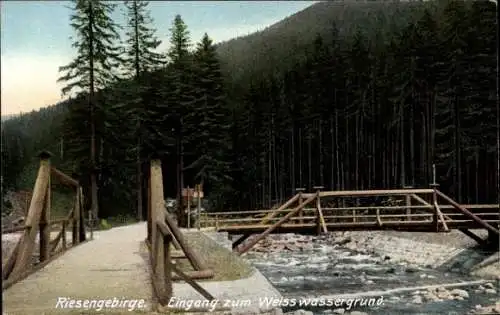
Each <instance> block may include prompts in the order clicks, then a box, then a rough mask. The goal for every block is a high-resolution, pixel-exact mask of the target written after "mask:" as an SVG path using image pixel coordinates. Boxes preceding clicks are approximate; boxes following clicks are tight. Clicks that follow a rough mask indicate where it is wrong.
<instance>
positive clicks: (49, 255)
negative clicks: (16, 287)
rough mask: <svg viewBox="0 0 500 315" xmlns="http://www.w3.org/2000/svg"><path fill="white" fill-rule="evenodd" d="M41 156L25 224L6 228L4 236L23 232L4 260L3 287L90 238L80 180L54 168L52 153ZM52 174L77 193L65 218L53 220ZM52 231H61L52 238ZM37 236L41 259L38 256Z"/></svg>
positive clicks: (3, 232) (3, 231)
mask: <svg viewBox="0 0 500 315" xmlns="http://www.w3.org/2000/svg"><path fill="white" fill-rule="evenodd" d="M39 157H40V167H39V169H38V175H37V178H36V182H35V186H34V188H33V194H32V197H31V202H30V204H29V210H28V213H27V215H26V220H25V223H24V225H23V226H19V227H15V228H9V229H4V230H2V235H3V234H8V233H15V232H22V235H21V237H20V238H19V240H18V242H17V243H16V245H15V247H14V250H13V251H12V252H11V253H10V254H9V255H8V256H7V257H6V259H5V260H4V261H3V265H2V267H3V268H2V279H3V284H2V290H5V289H7V288H8V287H10V286H12V285H13V284H14V283H16V282H18V281H20V280H22V279H24V278H25V277H27V276H28V275H30V274H31V273H33V272H35V271H37V270H39V269H41V268H43V267H44V266H46V265H47V264H48V263H50V262H51V261H53V260H54V259H55V258H57V257H59V256H60V255H62V254H63V253H64V252H65V251H66V250H68V249H69V248H71V247H74V246H77V245H79V244H80V243H82V242H84V241H85V240H86V234H85V225H84V216H83V194H82V189H81V187H80V185H79V184H78V181H77V180H75V179H73V178H71V177H70V176H68V175H66V174H64V173H63V172H61V171H59V170H58V169H56V168H55V167H52V166H51V165H50V153H48V152H42V153H41V154H40V155H39ZM51 175H52V176H51ZM52 177H53V178H55V179H57V180H58V181H59V182H60V183H62V184H64V185H67V186H69V187H71V188H72V189H74V192H75V202H74V205H73V208H72V209H71V210H70V211H69V213H68V214H67V215H66V216H65V217H64V218H62V219H58V220H51V217H50V212H51V211H50V210H51V179H52ZM54 230H55V231H54ZM52 232H56V233H57V234H56V235H54V237H52V236H53V235H52ZM68 232H71V233H72V235H71V242H68V239H67V234H68ZM37 235H38V245H39V251H38V256H39V258H38V259H36V249H37V248H36V239H37ZM2 258H3V257H2ZM2 260H3V259H2Z"/></svg>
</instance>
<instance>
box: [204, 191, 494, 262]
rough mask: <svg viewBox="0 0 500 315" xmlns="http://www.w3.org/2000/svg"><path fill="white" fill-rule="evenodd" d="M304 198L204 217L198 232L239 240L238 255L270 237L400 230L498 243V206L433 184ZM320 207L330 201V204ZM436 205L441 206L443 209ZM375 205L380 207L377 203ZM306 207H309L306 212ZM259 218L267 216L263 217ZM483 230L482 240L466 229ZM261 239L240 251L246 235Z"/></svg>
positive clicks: (235, 245)
mask: <svg viewBox="0 0 500 315" xmlns="http://www.w3.org/2000/svg"><path fill="white" fill-rule="evenodd" d="M314 189H315V190H316V192H314V193H304V192H303V190H302V189H300V190H298V191H299V192H298V193H297V194H296V195H295V196H293V197H292V198H290V199H289V200H288V201H287V202H285V203H284V204H283V205H282V206H281V207H279V208H277V209H274V210H255V211H241V212H217V213H205V214H204V215H203V216H202V217H201V220H202V222H201V223H200V225H201V226H202V227H215V228H216V230H218V231H226V232H229V233H231V234H240V235H242V236H241V237H240V238H239V239H237V240H236V241H235V242H234V243H233V248H234V249H235V250H236V251H237V252H238V253H240V254H242V253H245V252H246V251H248V250H249V249H251V248H252V247H253V246H254V245H255V244H256V243H258V242H259V241H260V240H261V239H263V238H264V237H265V236H267V235H268V234H271V233H293V232H295V233H314V234H321V233H326V232H328V231H349V230H386V229H391V230H402V231H421V232H449V231H450V230H452V229H458V230H459V231H461V232H463V233H464V234H466V235H467V236H469V237H471V238H473V239H474V240H476V241H477V242H478V243H480V244H481V245H487V244H489V242H490V241H491V240H493V241H494V240H495V239H496V240H498V235H499V224H500V214H499V205H460V204H458V203H457V202H455V201H454V200H453V199H452V198H450V197H448V196H447V195H445V194H443V193H442V192H441V191H439V190H438V189H437V185H433V186H432V188H430V189H413V188H405V189H391V190H363V191H358V190H355V191H321V189H322V187H315V188H314ZM366 197H367V198H373V197H376V198H380V197H384V198H388V199H390V200H389V202H388V203H390V205H373V203H371V204H370V205H367V206H342V205H343V204H345V199H346V198H351V199H352V198H354V199H356V202H355V204H359V199H360V198H366ZM332 199H335V200H333V204H334V205H336V206H333V207H332V206H329V207H323V205H324V204H325V203H326V202H328V201H329V203H330V205H331V204H332ZM440 201H444V204H441V203H440ZM375 203H378V202H375ZM306 207H307V208H306ZM262 213H266V215H264V217H262ZM473 228H476V229H477V228H479V229H486V230H487V231H488V233H489V235H490V237H489V238H488V240H483V239H482V238H481V237H479V236H478V235H476V234H474V233H473V232H471V231H470V229H473ZM252 234H259V235H258V236H257V237H255V238H253V239H252V240H251V241H249V242H247V243H246V244H245V245H244V246H240V245H241V244H242V243H243V242H244V241H245V240H246V239H247V238H248V237H249V236H250V235H252Z"/></svg>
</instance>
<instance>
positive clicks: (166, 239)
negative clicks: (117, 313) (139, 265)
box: [146, 160, 215, 305]
mask: <svg viewBox="0 0 500 315" xmlns="http://www.w3.org/2000/svg"><path fill="white" fill-rule="evenodd" d="M149 175H150V176H149V190H148V191H149V193H148V195H149V196H148V198H149V202H148V207H149V209H148V234H147V235H148V236H147V240H146V242H147V244H148V247H149V249H150V260H151V267H152V283H153V288H154V291H155V294H156V297H157V300H158V302H159V303H160V304H161V305H168V302H169V301H170V299H171V297H172V282H173V281H174V280H183V281H185V282H187V283H188V284H190V285H191V287H193V288H194V289H195V290H196V291H198V292H199V293H200V294H201V295H202V296H204V297H205V298H206V299H207V300H209V301H212V300H214V299H215V298H214V297H213V296H212V295H211V294H210V293H208V292H207V291H206V290H205V289H204V288H202V287H201V286H200V285H199V284H198V283H196V282H195V281H193V279H206V278H212V277H213V276H214V273H213V271H212V270H209V269H208V268H206V266H205V265H204V264H203V262H202V261H201V259H200V258H199V257H198V255H197V254H196V252H194V251H193V250H192V248H191V247H190V246H189V244H188V243H187V242H186V240H185V238H184V236H183V234H182V231H181V230H180V229H179V227H178V226H177V224H176V222H175V221H174V220H173V219H172V218H171V216H170V214H169V213H167V211H166V208H165V201H164V198H163V179H162V170H161V163H160V161H159V160H152V161H151V166H150V174H149ZM172 247H174V248H177V249H180V250H182V252H183V253H184V255H185V256H176V257H174V256H173V255H172ZM183 258H186V259H188V260H189V262H190V263H191V266H192V267H193V269H194V271H192V272H185V271H182V270H180V269H179V267H178V266H177V265H176V263H175V259H183ZM172 273H173V274H172ZM175 275H176V276H177V277H175Z"/></svg>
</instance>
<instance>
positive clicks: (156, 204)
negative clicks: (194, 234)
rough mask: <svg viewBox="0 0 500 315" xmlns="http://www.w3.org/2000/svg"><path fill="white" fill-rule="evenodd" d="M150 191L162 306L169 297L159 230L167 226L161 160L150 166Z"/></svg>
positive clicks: (159, 296)
mask: <svg viewBox="0 0 500 315" xmlns="http://www.w3.org/2000/svg"><path fill="white" fill-rule="evenodd" d="M149 181H150V187H151V189H150V191H151V218H152V222H153V224H152V226H151V228H152V229H151V239H152V241H153V244H151V245H152V247H151V248H152V249H153V251H156V252H153V256H154V273H155V277H156V280H157V285H158V287H157V295H158V299H159V302H160V303H161V304H165V303H168V301H165V298H166V296H167V293H168V292H167V291H168V290H167V287H166V279H165V263H166V261H165V254H164V251H165V243H164V238H163V236H162V235H161V234H162V233H161V231H159V229H158V224H159V223H163V224H165V201H164V199H163V177H162V170H161V162H160V160H152V161H151V166H150V178H149Z"/></svg>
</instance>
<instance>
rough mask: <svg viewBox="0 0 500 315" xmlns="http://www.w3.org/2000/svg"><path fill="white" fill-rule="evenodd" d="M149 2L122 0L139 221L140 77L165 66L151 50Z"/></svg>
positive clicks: (142, 115)
mask: <svg viewBox="0 0 500 315" xmlns="http://www.w3.org/2000/svg"><path fill="white" fill-rule="evenodd" d="M148 4H149V2H148V1H142V0H132V1H125V7H126V9H127V12H126V17H127V26H128V31H127V33H126V36H127V41H126V43H127V47H126V57H125V70H126V72H128V76H130V77H132V78H133V79H134V81H135V84H136V97H133V98H132V101H130V104H129V105H130V106H131V107H132V108H133V109H134V110H132V111H131V115H130V116H132V117H130V118H129V121H134V120H135V121H136V132H135V134H136V135H137V141H136V143H137V144H136V148H135V151H136V168H137V170H136V172H137V174H136V181H137V188H136V189H137V217H138V219H139V220H142V212H143V211H142V203H143V202H142V189H141V187H142V186H141V183H142V171H141V170H142V162H143V158H142V154H141V153H142V152H141V145H142V142H143V138H144V137H145V134H144V130H143V128H142V125H143V124H144V121H145V120H146V116H145V115H146V113H147V112H148V106H147V104H145V98H144V97H143V96H144V92H145V89H144V88H143V87H144V82H143V81H144V80H143V78H142V77H143V76H144V75H147V74H151V73H153V72H154V71H156V70H158V69H160V68H161V67H163V66H164V65H165V60H164V56H163V55H162V54H159V53H157V52H155V51H154V50H155V49H157V48H158V46H159V45H160V44H161V41H159V40H158V39H157V38H156V36H155V32H156V30H155V29H153V28H152V27H151V26H150V25H151V24H152V23H153V20H152V18H151V17H150V15H149V12H148V10H147V6H148Z"/></svg>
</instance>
